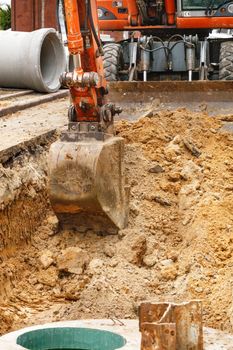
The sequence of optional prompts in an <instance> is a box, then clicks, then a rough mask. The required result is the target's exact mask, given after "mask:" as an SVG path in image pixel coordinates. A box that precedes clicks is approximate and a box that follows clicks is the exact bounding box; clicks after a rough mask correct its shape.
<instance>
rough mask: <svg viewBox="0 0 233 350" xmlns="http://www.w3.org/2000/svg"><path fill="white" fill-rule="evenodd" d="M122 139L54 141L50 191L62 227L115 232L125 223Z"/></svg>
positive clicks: (126, 198) (50, 158)
mask: <svg viewBox="0 0 233 350" xmlns="http://www.w3.org/2000/svg"><path fill="white" fill-rule="evenodd" d="M123 153H124V140H123V139H122V138H120V137H112V136H111V137H109V138H107V139H106V140H105V141H99V140H96V139H95V138H86V139H84V140H81V141H76V142H67V141H57V142H55V143H54V144H52V146H51V148H50V154H49V173H50V174H49V195H50V201H51V204H52V208H53V210H54V212H55V213H56V215H57V217H58V220H59V223H60V225H61V227H62V228H63V229H66V228H67V229H76V230H78V231H81V232H84V231H86V230H94V231H95V232H97V233H101V234H105V233H107V234H115V233H117V231H118V230H119V229H122V228H124V227H125V226H126V224H127V217H128V187H127V185H126V183H125V176H124V166H123Z"/></svg>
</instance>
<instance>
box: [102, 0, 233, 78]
mask: <svg viewBox="0 0 233 350" xmlns="http://www.w3.org/2000/svg"><path fill="white" fill-rule="evenodd" d="M97 5H98V17H99V23H100V29H101V30H102V31H104V32H110V33H111V31H114V35H113V36H115V37H116V32H118V33H120V32H121V33H122V32H124V38H122V40H120V41H119V42H118V43H116V41H115V43H114V42H112V43H105V45H104V52H105V58H104V66H105V69H106V78H107V80H109V81H114V80H128V81H133V80H143V81H146V80H147V79H148V80H189V81H192V80H233V38H232V32H231V29H232V28H233V1H231V0H177V1H175V0H119V1H113V0H98V1H97ZM213 29H215V33H213V32H212V30H213ZM216 29H217V32H216Z"/></svg>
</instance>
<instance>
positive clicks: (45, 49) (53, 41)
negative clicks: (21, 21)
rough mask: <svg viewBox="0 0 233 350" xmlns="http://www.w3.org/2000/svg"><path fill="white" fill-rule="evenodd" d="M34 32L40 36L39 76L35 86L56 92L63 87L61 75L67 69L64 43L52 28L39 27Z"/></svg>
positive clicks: (45, 90)
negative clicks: (60, 80)
mask: <svg viewBox="0 0 233 350" xmlns="http://www.w3.org/2000/svg"><path fill="white" fill-rule="evenodd" d="M36 32H37V33H36ZM34 33H35V34H36V35H39V36H40V40H39V46H38V50H39V51H38V60H39V62H38V68H39V69H38V75H39V76H38V80H37V82H36V84H35V87H34V88H35V90H37V91H40V92H47V93H51V92H56V91H57V90H59V88H60V87H61V84H60V82H59V78H60V75H61V74H62V73H63V72H64V71H65V70H66V56H65V50H64V47H63V44H62V42H61V41H60V39H59V37H58V36H57V33H56V31H55V30H54V29H52V28H45V29H39V30H37V31H35V32H34Z"/></svg>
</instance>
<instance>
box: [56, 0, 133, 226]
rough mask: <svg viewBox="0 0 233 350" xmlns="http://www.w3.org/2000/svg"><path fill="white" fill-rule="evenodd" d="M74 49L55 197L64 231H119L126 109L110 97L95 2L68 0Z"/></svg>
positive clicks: (124, 194) (124, 199)
mask: <svg viewBox="0 0 233 350" xmlns="http://www.w3.org/2000/svg"><path fill="white" fill-rule="evenodd" d="M64 5H65V16H66V24H67V39H68V48H69V51H70V53H71V55H72V56H73V61H74V70H73V71H72V72H65V73H63V75H62V77H61V81H62V84H63V85H64V86H66V87H68V88H69V90H70V95H71V101H72V104H71V106H70V108H69V113H68V117H69V125H68V130H67V131H65V132H63V133H62V134H61V137H60V140H58V141H57V142H55V143H54V144H52V146H51V148H50V152H49V196H50V201H51V205H52V208H53V210H54V212H55V214H56V215H57V217H58V220H59V223H60V226H61V227H62V228H72V229H76V230H79V231H86V230H90V229H91V230H94V231H97V232H100V233H116V232H117V231H118V229H122V228H124V227H125V226H126V224H127V217H128V191H127V186H126V184H125V176H124V166H123V153H124V140H123V139H122V138H120V137H116V136H115V135H114V120H113V118H114V115H115V114H116V113H120V109H119V108H117V107H116V106H115V105H114V104H111V103H105V95H106V93H107V87H106V81H105V78H104V69H103V61H102V46H101V42H100V38H99V29H98V18H97V7H96V1H95V0H85V1H84V0H64Z"/></svg>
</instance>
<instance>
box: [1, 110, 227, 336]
mask: <svg viewBox="0 0 233 350" xmlns="http://www.w3.org/2000/svg"><path fill="white" fill-rule="evenodd" d="M222 119H226V118H225V117H223V116H217V117H215V118H212V117H209V116H208V115H207V114H206V113H205V112H200V113H196V112H190V111H188V110H185V109H180V110H176V111H174V112H171V111H161V112H153V111H152V112H151V113H150V114H149V116H148V117H144V118H142V119H140V120H138V121H136V122H128V121H120V122H119V123H118V125H117V133H118V134H119V135H121V136H123V137H124V138H125V140H126V150H125V151H126V155H125V158H126V159H125V161H126V174H127V177H128V181H129V184H130V190H131V194H130V215H129V225H128V227H127V228H126V229H124V230H121V231H120V232H119V234H118V235H109V236H99V235H96V233H94V232H90V231H88V232H85V233H83V232H73V231H70V232H68V231H59V230H58V228H57V220H56V217H55V216H54V214H53V213H52V211H51V210H50V208H49V205H48V207H45V214H46V215H45V220H44V222H43V225H42V226H40V227H39V229H37V230H36V231H35V232H34V233H33V234H32V235H31V238H30V239H27V242H25V241H24V240H22V241H21V243H20V244H19V243H18V244H17V246H16V247H15V249H11V251H7V252H6V251H5V252H4V250H3V253H2V254H1V263H0V281H1V297H0V333H1V334H3V333H5V332H8V331H11V330H15V329H17V328H21V327H25V326H29V325H32V324H39V323H45V322H51V321H59V320H73V319H84V318H112V319H119V318H136V317H137V308H138V305H139V304H140V302H141V301H143V300H154V301H162V300H166V301H167V300H172V301H184V300H189V299H202V300H203V310H204V311H203V313H204V316H203V317H204V324H205V326H210V327H214V328H218V329H221V330H225V331H228V332H232V331H233V316H232V315H233V296H232V291H233V284H232V276H233V182H232V180H233V162H232V159H233V152H232V151H233V143H232V141H233V136H232V135H231V134H230V133H223V132H221V127H222V125H223V123H224V121H223V120H222ZM227 119H228V121H231V119H232V120H233V118H232V117H231V116H229V117H228V118H227ZM11 171H13V170H11ZM46 203H48V202H46ZM12 215H13V213H12Z"/></svg>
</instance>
